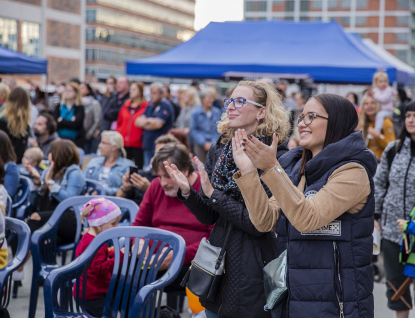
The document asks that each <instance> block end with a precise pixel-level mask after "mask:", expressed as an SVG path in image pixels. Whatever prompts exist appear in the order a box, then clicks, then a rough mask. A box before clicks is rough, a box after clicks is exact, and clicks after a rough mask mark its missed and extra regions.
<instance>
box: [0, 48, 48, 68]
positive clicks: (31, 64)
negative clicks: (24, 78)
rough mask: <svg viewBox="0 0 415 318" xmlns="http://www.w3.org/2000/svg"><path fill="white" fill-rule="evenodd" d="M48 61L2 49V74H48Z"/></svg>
mask: <svg viewBox="0 0 415 318" xmlns="http://www.w3.org/2000/svg"><path fill="white" fill-rule="evenodd" d="M47 69H48V61H47V60H43V59H37V58H34V57H29V56H27V55H25V54H22V53H18V52H14V51H11V50H8V49H5V48H4V47H0V74H47V72H48V71H47Z"/></svg>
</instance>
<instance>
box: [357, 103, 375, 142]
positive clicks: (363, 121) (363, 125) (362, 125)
mask: <svg viewBox="0 0 415 318" xmlns="http://www.w3.org/2000/svg"><path fill="white" fill-rule="evenodd" d="M370 98H371V99H373V100H374V101H375V103H376V113H378V112H379V111H380V105H379V103H378V101H377V100H376V99H374V98H373V96H369V95H365V96H363V99H362V103H361V104H360V111H359V116H358V117H359V125H358V127H359V129H360V130H361V131H362V134H363V137H364V138H365V139H366V137H367V129H368V127H369V118H368V117H367V115H366V112H365V103H366V101H367V100H368V99H370Z"/></svg>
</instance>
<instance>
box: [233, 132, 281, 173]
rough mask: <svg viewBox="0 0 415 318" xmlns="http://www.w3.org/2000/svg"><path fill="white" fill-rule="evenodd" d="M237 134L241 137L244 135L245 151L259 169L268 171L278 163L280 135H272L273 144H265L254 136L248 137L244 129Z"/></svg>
mask: <svg viewBox="0 0 415 318" xmlns="http://www.w3.org/2000/svg"><path fill="white" fill-rule="evenodd" d="M237 134H239V138H241V137H242V140H243V141H244V142H243V147H244V151H245V153H246V155H247V156H248V157H249V159H251V162H252V163H253V165H254V166H255V167H256V168H257V169H260V170H262V171H268V170H270V169H272V168H273V167H274V166H275V165H276V163H277V159H276V158H277V148H278V137H277V136H276V135H275V134H273V135H272V144H271V146H267V145H265V144H263V143H262V142H260V141H259V140H258V139H256V138H255V137H254V136H249V137H248V136H247V135H246V132H245V131H244V130H241V131H237V132H236V135H237Z"/></svg>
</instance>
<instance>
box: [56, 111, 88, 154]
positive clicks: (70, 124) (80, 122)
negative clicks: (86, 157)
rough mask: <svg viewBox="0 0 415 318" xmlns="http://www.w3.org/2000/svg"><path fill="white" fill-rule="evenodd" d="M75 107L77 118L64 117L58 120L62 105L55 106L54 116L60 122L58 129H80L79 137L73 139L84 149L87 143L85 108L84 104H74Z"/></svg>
mask: <svg viewBox="0 0 415 318" xmlns="http://www.w3.org/2000/svg"><path fill="white" fill-rule="evenodd" d="M73 107H75V113H74V117H75V120H73V121H72V120H66V119H62V120H61V121H58V118H59V117H60V116H61V111H60V105H58V106H56V107H55V111H54V112H53V117H55V120H56V122H57V124H58V130H59V129H61V128H69V129H74V130H76V131H78V137H76V138H75V139H74V140H72V141H73V142H74V143H75V145H76V146H77V147H79V148H82V149H84V144H85V133H84V117H85V109H84V106H82V105H79V106H73Z"/></svg>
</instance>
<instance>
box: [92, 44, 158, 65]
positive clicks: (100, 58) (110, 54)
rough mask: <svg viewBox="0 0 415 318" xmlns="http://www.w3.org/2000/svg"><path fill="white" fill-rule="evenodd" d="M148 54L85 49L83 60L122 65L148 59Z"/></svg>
mask: <svg viewBox="0 0 415 318" xmlns="http://www.w3.org/2000/svg"><path fill="white" fill-rule="evenodd" d="M151 55H152V54H148V53H140V52H139V53H136V52H134V53H132V52H125V51H123V50H110V49H102V48H87V49H86V50H85V59H86V60H87V61H95V62H108V63H111V64H124V63H125V61H128V60H134V59H141V58H145V57H149V56H151Z"/></svg>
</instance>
